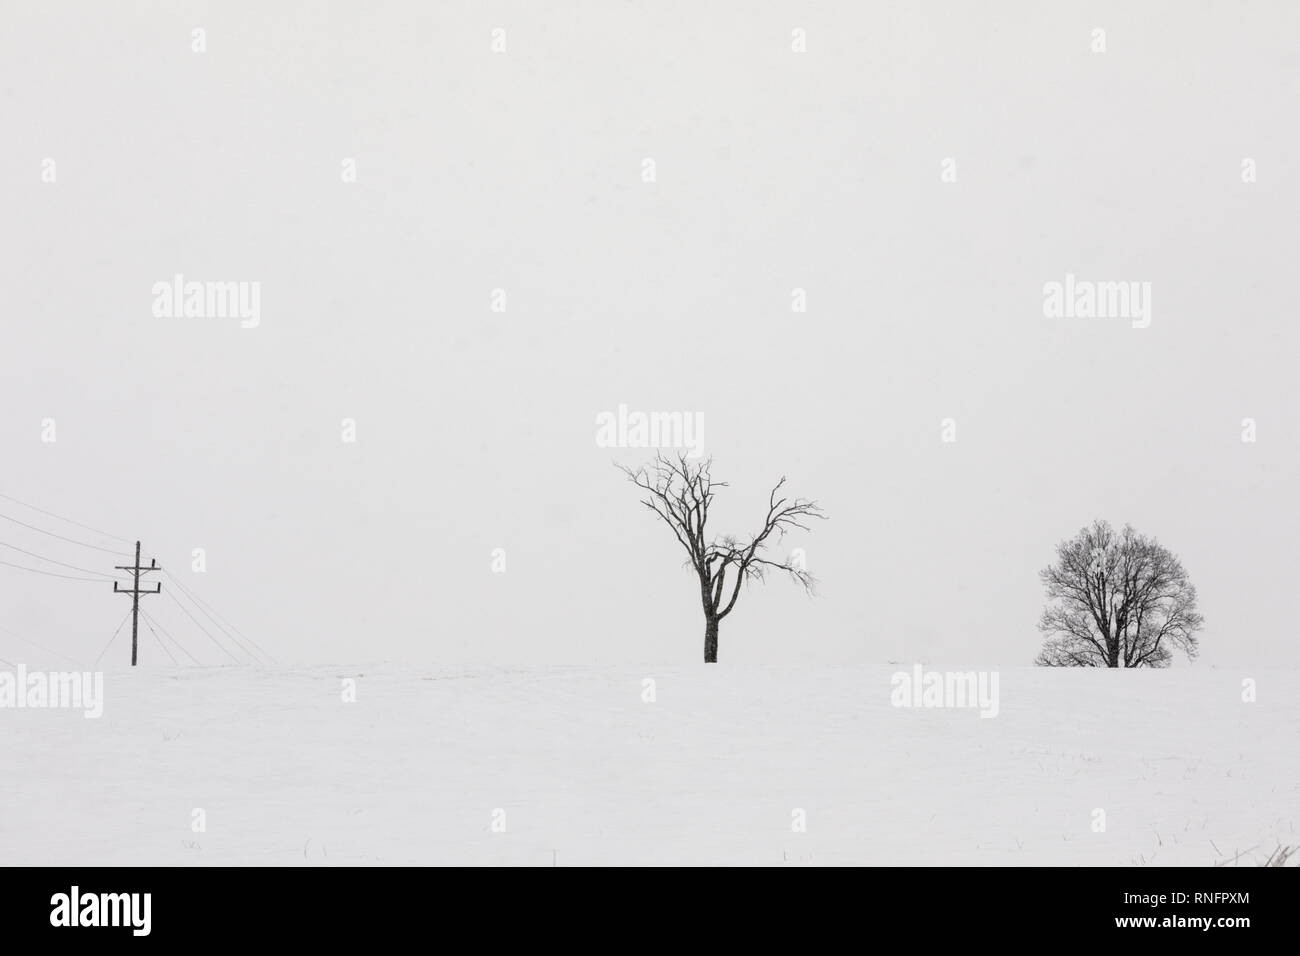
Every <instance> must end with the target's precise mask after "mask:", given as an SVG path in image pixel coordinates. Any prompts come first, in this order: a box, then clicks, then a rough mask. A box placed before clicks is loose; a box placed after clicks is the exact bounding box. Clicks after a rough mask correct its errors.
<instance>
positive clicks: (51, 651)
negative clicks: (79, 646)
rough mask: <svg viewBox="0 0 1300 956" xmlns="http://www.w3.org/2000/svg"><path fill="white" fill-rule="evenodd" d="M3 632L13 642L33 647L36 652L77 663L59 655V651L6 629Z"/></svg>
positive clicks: (65, 655)
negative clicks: (39, 651) (40, 651)
mask: <svg viewBox="0 0 1300 956" xmlns="http://www.w3.org/2000/svg"><path fill="white" fill-rule="evenodd" d="M5 632H6V633H7V634H9V636H10V637H12V638H13V639H14V640H17V641H22V642H23V643H24V644H30V645H31V646H32V647H35V648H36V649H37V650H42V651H44V652H45V653H47V654H53V655H54V656H55V657H62V658H63V659H64V660H65V661H70V662H71V663H73V664H76V663H78V662H77V661H76V660H75V659H74V658H71V657H69V656H68V655H67V654H64V653H61V652H60V651H56V650H55V649H54V648H52V647H45V646H44V645H42V644H37V643H36V642H35V641H29V640H28V639H27V638H25V637H23V636H21V635H20V634H18V633H16V632H14V631H10V630H9V629H8V628H6V629H5Z"/></svg>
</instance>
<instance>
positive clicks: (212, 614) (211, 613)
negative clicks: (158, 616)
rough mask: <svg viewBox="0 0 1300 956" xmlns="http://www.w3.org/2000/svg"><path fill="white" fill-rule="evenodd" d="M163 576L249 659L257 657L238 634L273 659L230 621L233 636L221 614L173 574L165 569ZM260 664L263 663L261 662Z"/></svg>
mask: <svg viewBox="0 0 1300 956" xmlns="http://www.w3.org/2000/svg"><path fill="white" fill-rule="evenodd" d="M163 574H165V575H167V577H168V578H169V579H170V580H171V582H172V583H173V584H175V585H176V586H177V587H178V588H180V589H181V591H182V592H183V593H184V594H185V596H186V597H188V598H189V599H190V601H191V603H193V604H194V606H195V607H197V608H198V609H199V610H200V611H201V612H203V614H205V615H207V617H208V619H209V620H210V621H212V623H213V624H215V625H216V626H217V628H218V629H219V630H220V631H221V633H222V634H225V635H226V637H228V638H230V640H231V641H232V642H233V643H234V645H235V646H236V647H238V648H239V649H240V650H241V651H243V652H244V653H245V654H247V655H248V656H249V657H253V658H254V659H256V655H255V654H253V652H252V651H250V650H249V649H248V648H247V647H245V646H244V645H243V644H242V643H240V641H239V639H238V638H236V637H235V634H238V635H239V636H240V637H242V638H243V639H244V640H245V641H247V642H248V643H249V644H252V645H253V647H255V648H257V649H258V650H259V651H261V652H262V653H263V654H265V655H266V656H267V657H271V655H270V654H269V653H268V652H267V651H266V650H265V649H264V648H263V647H262V646H261V645H260V644H258V643H257V642H256V641H254V640H253V639H252V638H251V637H249V636H248V635H247V634H245V633H244V632H243V631H241V630H240V629H239V628H237V627H235V625H233V624H230V622H229V621H226V623H227V624H230V630H232V631H234V632H235V634H231V633H230V631H228V630H226V628H225V627H223V626H222V620H223V619H222V618H221V616H220V615H219V614H217V613H216V610H215V609H213V608H210V607H209V606H208V604H207V603H206V602H205V601H203V599H201V598H200V597H199V596H198V595H197V594H195V593H194V592H193V591H191V590H190V589H189V588H187V587H186V586H185V585H184V583H182V582H181V581H180V580H178V579H177V577H176V575H174V574H172V573H171V572H170V571H168V570H166V569H165V568H164V569H163ZM272 660H274V658H272ZM259 663H261V662H260V661H259Z"/></svg>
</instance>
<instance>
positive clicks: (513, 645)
mask: <svg viewBox="0 0 1300 956" xmlns="http://www.w3.org/2000/svg"><path fill="white" fill-rule="evenodd" d="M981 6H984V5H981ZM2 17H3V29H0V124H2V128H3V131H4V143H5V146H4V148H3V149H2V150H0V208H3V210H4V215H3V224H2V225H0V236H2V238H0V243H2V245H0V287H2V288H3V290H4V293H5V300H6V301H5V309H4V313H5V318H4V337H3V341H2V344H0V447H2V448H3V450H4V452H3V456H4V457H3V461H4V464H5V467H4V468H3V470H2V472H0V493H3V494H6V495H10V496H13V497H15V498H18V499H20V500H22V501H26V502H30V503H32V504H35V505H37V506H39V507H41V508H44V509H47V510H49V511H52V512H55V513H57V514H60V515H66V516H68V517H71V518H74V519H76V520H78V521H80V522H84V523H86V524H88V525H91V526H93V527H95V528H98V529H104V530H106V531H109V532H111V533H113V534H116V535H121V536H124V537H126V538H129V539H131V540H134V538H135V537H137V536H139V537H141V538H142V539H143V540H144V543H145V549H146V551H147V552H148V553H149V554H151V555H156V556H157V558H158V560H159V561H160V562H161V563H163V564H164V565H166V566H167V567H168V568H169V570H171V571H172V573H173V574H175V575H177V577H178V578H179V579H180V580H181V581H182V582H183V583H184V584H185V585H186V586H187V587H190V588H191V589H192V590H193V591H194V592H195V593H196V594H198V595H199V596H200V597H202V598H204V599H205V600H207V601H208V602H210V603H211V605H212V606H213V607H215V608H216V609H217V610H218V611H220V612H221V613H222V614H224V615H225V616H226V618H228V619H229V620H230V621H231V622H233V623H234V624H235V625H237V626H238V627H239V628H240V629H241V630H242V631H243V632H244V633H245V634H247V635H248V636H250V637H252V638H253V639H254V640H256V641H257V642H258V643H259V644H260V645H261V646H263V647H265V648H266V649H267V650H269V651H270V652H271V653H273V654H275V655H276V656H277V657H279V658H280V659H282V660H286V661H294V660H298V661H340V662H342V661H372V660H377V659H404V660H412V661H419V662H433V663H439V664H441V663H448V664H457V665H459V664H467V663H476V662H480V663H497V664H521V665H523V664H534V663H615V662H641V661H652V662H653V661H659V662H678V661H681V662H687V661H695V660H699V659H700V654H701V643H702V638H703V620H702V615H701V611H700V608H699V601H698V595H697V592H696V589H695V585H694V583H693V580H692V578H691V577H690V575H689V573H688V572H687V571H686V570H684V569H683V567H682V566H681V562H682V555H681V554H679V548H678V545H677V544H676V543H675V542H674V541H673V540H672V538H671V536H670V535H669V533H668V530H667V529H666V528H665V527H663V526H662V525H659V524H657V523H656V522H655V520H654V518H653V516H651V515H650V514H649V513H648V512H646V511H645V510H644V509H641V508H640V507H639V505H638V504H637V495H636V493H635V489H634V488H632V487H631V486H629V485H627V484H626V482H625V481H623V480H622V479H621V477H620V475H619V474H618V472H617V471H616V470H615V469H614V467H613V465H612V462H614V461H619V462H623V463H626V464H637V463H640V462H642V461H645V460H647V459H648V458H649V457H650V455H651V454H652V451H650V450H648V449H636V448H629V449H609V448H602V447H599V446H598V444H597V442H596V418H597V416H598V415H599V414H600V413H602V412H606V411H615V410H616V409H617V408H618V406H619V405H620V404H624V405H627V406H628V408H629V409H632V410H643V411H680V412H687V413H691V414H696V415H700V416H702V418H703V422H704V432H703V438H704V449H705V451H706V453H708V454H711V455H713V456H714V460H715V467H714V471H715V475H716V476H717V477H719V478H722V479H725V480H728V481H729V482H730V483H731V487H730V488H729V489H727V490H726V491H724V493H723V496H722V497H720V498H719V500H718V503H717V506H716V521H717V522H718V526H717V530H718V531H719V532H734V533H739V534H745V533H748V532H749V531H751V530H753V529H754V526H755V523H756V522H757V521H758V520H759V518H760V516H761V511H762V507H763V505H764V503H765V501H766V495H767V491H768V488H769V487H770V486H771V484H772V483H773V482H774V481H775V479H776V478H778V477H779V476H780V475H782V474H785V475H788V477H789V487H790V489H791V490H792V491H793V492H794V493H796V494H800V495H805V496H810V497H815V498H816V499H818V500H819V501H820V502H821V503H822V505H823V506H824V507H825V509H826V510H827V512H828V513H829V514H830V516H831V517H830V520H829V521H828V522H825V523H824V524H819V525H817V526H816V528H815V532H814V533H813V534H811V535H808V536H802V537H800V538H799V539H798V540H794V539H790V540H788V541H787V544H788V545H789V546H791V547H793V546H802V547H804V548H805V550H806V553H807V560H808V565H809V570H810V571H812V572H813V573H814V574H815V575H816V576H817V577H818V578H819V579H820V580H821V582H822V583H821V589H820V595H819V596H818V597H817V598H815V599H811V600H810V599H809V598H807V597H805V596H804V595H803V594H802V593H801V592H800V591H799V590H798V588H796V587H795V586H794V585H792V584H791V583H789V582H787V581H784V580H780V579H773V580H772V581H770V582H769V584H768V585H767V586H766V587H764V588H762V589H760V590H756V591H751V592H749V593H746V594H745V595H744V596H742V598H741V600H740V603H739V605H738V609H737V611H736V612H735V613H734V614H732V615H731V616H730V617H729V618H728V619H727V620H726V621H724V623H723V627H722V634H721V654H720V656H721V660H722V662H723V664H724V666H725V664H726V663H728V662H736V663H741V662H745V663H761V662H772V663H785V662H794V661H800V660H813V661H819V662H844V663H862V664H869V663H883V662H886V661H900V662H907V663H911V662H913V661H918V660H923V661H927V662H931V663H935V664H938V665H942V664H951V665H962V666H970V665H977V664H978V665H1003V666H1007V665H1016V664H1028V663H1030V662H1031V661H1032V659H1033V657H1034V655H1035V653H1036V652H1037V650H1038V648H1039V646H1040V639H1039V636H1038V634H1037V632H1036V629H1035V625H1036V622H1037V618H1038V615H1039V613H1040V612H1041V609H1042V605H1043V592H1042V587H1041V585H1040V583H1039V581H1038V576H1037V574H1038V571H1039V569H1040V568H1042V567H1043V566H1044V565H1046V564H1047V563H1048V562H1049V561H1050V560H1051V558H1052V553H1053V548H1054V546H1055V544H1056V543H1057V542H1058V541H1059V540H1061V539H1062V538H1065V537H1068V536H1070V535H1072V534H1073V533H1075V532H1076V531H1077V530H1078V529H1079V528H1080V527H1081V526H1083V525H1084V524H1086V523H1088V522H1090V521H1091V520H1092V519H1094V518H1098V517H1103V518H1106V519H1108V520H1110V521H1111V522H1112V523H1114V524H1116V525H1117V526H1118V525H1122V524H1123V523H1124V522H1132V523H1133V524H1134V525H1135V526H1136V527H1137V528H1138V529H1139V530H1141V531H1143V532H1145V533H1147V534H1150V535H1154V536H1156V537H1157V538H1159V539H1160V541H1161V542H1162V543H1164V544H1165V545H1167V546H1168V547H1169V548H1171V549H1172V550H1173V551H1175V552H1176V553H1177V554H1178V555H1179V556H1180V557H1181V558H1182V559H1183V561H1184V563H1185V565H1186V567H1187V568H1188V570H1189V572H1190V574H1191V577H1192V580H1193V582H1194V583H1195V584H1196V585H1197V587H1198V589H1199V592H1200V598H1201V601H1200V603H1201V610H1202V612H1203V614H1204V615H1205V617H1206V622H1207V623H1206V629H1205V631H1204V633H1203V635H1202V648H1203V653H1202V658H1201V661H1200V663H1199V664H1198V665H1197V666H1206V665H1224V666H1236V665H1244V666H1249V665H1259V666H1296V665H1297V664H1300V649H1298V648H1300V643H1298V642H1297V640H1296V634H1295V629H1294V622H1293V620H1292V617H1293V615H1292V614H1291V613H1290V612H1289V602H1290V600H1291V598H1292V596H1293V594H1294V592H1295V588H1296V581H1297V578H1298V577H1300V548H1298V547H1297V540H1300V521H1298V520H1297V514H1300V511H1298V509H1297V507H1296V495H1297V487H1300V483H1298V481H1297V479H1298V478H1300V442H1298V441H1297V439H1298V438H1300V426H1298V424H1297V402H1296V398H1295V384H1294V383H1295V361H1296V356H1297V349H1298V347H1300V318H1298V317H1297V312H1296V305H1295V279H1294V274H1295V265H1296V262H1297V258H1298V253H1300V238H1298V233H1297V229H1296V213H1297V210H1298V209H1300V178H1298V175H1297V174H1298V173H1300V169H1298V163H1300V153H1298V149H1297V148H1298V146H1300V142H1298V138H1300V134H1298V133H1297V127H1296V124H1295V122H1294V118H1295V117H1296V116H1297V115H1300V112H1298V109H1297V107H1298V102H1297V101H1298V100H1300V40H1297V37H1298V36H1300V8H1297V7H1296V6H1295V5H1294V4H1291V3H1286V2H1282V0H1277V2H1269V3H1227V2H1221V3H1185V2H1184V3H1143V4H1126V3H1116V4H1098V3H1089V4H1051V5H1044V4H1039V3H1029V2H1017V3H1011V2H1007V3H1000V4H998V5H997V9H996V10H990V9H975V5H972V4H966V3H959V2H952V3H929V4H918V3H908V4H869V5H868V4H861V3H850V2H838V3H829V2H817V3H794V2H788V3H773V4H753V3H741V2H725V3H724V2H716V0H710V2H705V3H698V2H690V3H687V2H683V3H648V2H646V3H612V2H609V3H597V2H585V3H579V4H574V3H545V4H539V3H522V2H521V3H469V2H465V3H456V4H451V3H435V4H423V3H414V2H406V3H373V2H369V3H359V2H351V3H332V4H309V3H300V4H289V3H274V4H267V3H253V2H230V3H221V4H211V5H209V4H206V3H191V4H187V3H167V4H163V3H135V4H131V5H126V4H112V5H105V4H98V3H90V2H80V3H64V2H57V3H42V4H21V5H19V4H6V5H5V7H4V9H3V14H2ZM196 28H202V29H203V30H205V31H206V33H205V41H206V51H205V52H202V53H196V52H194V51H193V49H192V44H193V43H194V38H193V33H192V31H193V30H194V29H196ZM1096 28H1101V29H1103V30H1104V31H1105V52H1094V49H1093V48H1094V46H1095V44H1096V35H1095V34H1094V29H1096ZM494 29H501V30H504V31H505V32H504V41H505V51H504V52H494V51H493V49H492V45H493V30H494ZM796 29H801V30H804V31H806V34H805V35H806V52H796V51H795V50H794V49H792V46H793V45H795V38H794V34H793V31H795V30H796ZM500 37H501V35H499V34H498V39H500ZM949 158H950V159H952V160H954V161H955V167H949V168H950V169H951V168H955V171H956V181H955V182H944V181H943V175H942V174H943V172H944V161H945V159H949ZM47 159H53V160H54V167H53V169H54V171H55V176H54V181H53V182H47V181H43V174H44V173H46V171H47V169H48V168H49V167H48V164H45V162H44V161H45V160H47ZM348 159H351V160H354V161H355V170H356V181H355V182H344V181H343V179H344V176H343V170H344V162H345V160H348ZM646 159H652V160H653V161H654V173H655V176H654V181H653V182H646V181H645V176H644V174H643V173H644V169H645V166H644V160H646ZM1247 159H1250V160H1253V161H1254V168H1255V171H1256V176H1255V178H1256V181H1255V182H1243V172H1242V171H1243V160H1247ZM45 178H48V176H46V177H45ZM177 273H181V274H183V275H184V276H185V277H186V278H187V279H193V280H200V281H231V282H260V283H261V286H260V289H261V303H260V304H261V312H260V322H259V324H258V325H257V326H256V327H255V328H244V327H242V326H243V323H241V322H240V320H239V319H238V318H226V317H188V318H187V317H159V316H156V315H155V314H154V310H153V305H154V297H153V293H152V291H151V290H152V288H153V286H154V284H155V283H156V282H159V281H170V280H171V279H172V277H173V276H174V275H175V274H177ZM1067 273H1072V274H1074V275H1075V276H1076V277H1078V278H1080V279H1084V280H1096V281H1116V282H1139V283H1141V282H1148V283H1150V284H1151V285H1150V289H1151V299H1150V305H1151V314H1150V325H1149V326H1148V327H1146V328H1136V327H1134V323H1133V322H1130V321H1128V320H1127V319H1125V318H1118V319H1114V318H1112V319H1105V318H1071V319H1054V318H1047V317H1045V316H1044V310H1043V301H1044V292H1043V288H1044V284H1045V283H1049V282H1053V281H1062V282H1063V281H1064V279H1065V276H1066V274H1067ZM796 288H799V289H803V290H805V292H806V300H807V311H806V312H795V311H792V290H793V289H796ZM494 289H503V290H505V293H506V309H505V311H504V312H494V311H493V310H492V308H491V304H492V295H493V290H494ZM349 418H350V419H353V420H355V423H356V425H355V427H356V432H355V436H356V440H355V441H354V442H345V441H344V440H343V434H342V421H343V419H349ZM946 418H950V419H952V420H953V422H954V424H955V436H956V440H955V441H951V442H945V441H943V440H942V437H943V436H942V423H943V420H944V419H946ZM1246 418H1251V419H1254V421H1255V427H1256V441H1254V442H1253V443H1252V442H1245V441H1243V440H1242V434H1243V424H1242V422H1243V419H1246ZM47 419H53V420H54V423H55V428H56V432H55V435H56V440H55V441H52V442H51V441H44V440H42V439H43V437H49V436H48V434H45V435H43V430H44V425H43V423H44V422H45V420H47ZM0 514H4V515H8V516H10V517H12V518H17V519H20V520H22V521H25V522H28V523H30V524H34V525H37V526H39V527H42V528H45V529H47V530H51V531H55V532H57V533H60V534H64V535H67V536H69V537H73V538H75V539H77V540H79V541H83V542H88V543H94V544H100V545H106V546H109V547H111V548H116V547H118V546H120V542H116V541H113V540H111V539H104V538H101V537H97V536H96V535H94V534H92V533H90V532H87V531H84V530H82V529H78V528H75V527H72V526H69V525H66V524H62V523H60V522H58V521H56V520H54V519H52V518H49V517H46V516H43V515H39V514H35V513H33V512H31V511H28V510H26V509H24V508H22V507H20V506H19V505H17V504H15V503H13V502H10V501H0ZM0 542H4V543H6V544H9V545H16V546H18V547H21V548H24V549H27V550H30V551H32V552H34V553H37V554H40V555H43V556H46V557H51V558H55V559H57V560H59V561H63V562H65V563H69V564H72V565H76V566H78V567H88V568H91V569H95V568H102V569H103V570H110V569H111V566H112V565H113V564H120V563H127V562H124V561H121V560H119V559H117V558H115V557H114V556H112V555H110V554H106V553H103V552H94V551H90V550H88V549H86V548H83V547H80V546H78V545H73V544H70V543H67V542H63V541H59V540H56V539H54V538H50V537H48V536H46V535H42V534H39V533H36V532H34V531H30V530H28V529H26V528H23V527H21V526H18V525H15V524H13V523H12V522H9V521H0ZM195 548H203V549H205V551H206V560H207V570H206V572H204V573H195V572H193V571H192V570H191V552H192V549H195ZM495 548H502V549H504V551H505V561H506V570H505V572H504V573H494V572H493V568H492V552H493V549H495ZM0 552H4V553H0V560H5V561H11V562H13V563H25V564H27V565H29V566H38V567H41V568H46V569H48V570H51V571H60V570H61V569H60V568H59V567H57V566H52V565H50V564H48V563H45V562H40V561H38V560H36V559H34V558H29V557H28V556H25V555H22V554H21V553H18V552H15V551H13V550H12V549H11V548H0ZM64 573H68V574H74V573H75V572H73V571H70V570H65V571H64ZM163 582H164V588H168V589H170V588H171V585H170V584H169V582H168V581H167V579H165V578H164V579H163ZM128 604H129V602H128V601H127V600H126V599H125V598H123V597H122V596H120V595H114V594H112V593H111V586H110V585H108V584H107V583H104V584H103V585H102V586H101V585H100V584H99V583H90V582H81V581H70V580H65V579H58V578H51V577H42V576H39V575H35V574H30V573H27V572H23V571H19V570H16V569H12V568H8V567H2V566H0V627H2V628H4V630H0V657H5V658H7V659H10V660H14V659H15V655H21V654H28V655H29V659H30V660H32V661H37V660H40V661H48V662H49V663H50V664H54V663H57V659H55V658H47V657H44V656H42V654H43V652H38V651H35V650H32V648H31V646H30V645H28V644H23V643H22V642H21V641H19V637H22V638H23V639H26V640H28V641H34V642H36V643H38V644H40V645H42V646H44V647H47V648H52V649H54V650H57V651H60V652H62V653H64V654H66V655H68V656H70V657H71V658H72V659H74V660H77V661H79V662H84V663H88V662H89V660H90V659H92V658H94V656H95V655H96V654H98V653H99V652H100V651H101V649H102V648H103V646H104V644H105V642H106V641H107V640H108V638H109V636H110V635H111V634H112V633H113V628H114V627H116V626H117V625H118V623H119V622H120V621H121V618H122V615H123V614H124V613H125V612H126V610H127V608H128ZM144 606H145V607H146V608H148V609H150V610H151V612H152V613H153V614H154V615H155V616H156V619H157V620H158V621H159V622H160V623H163V624H164V625H165V626H166V628H167V629H168V630H169V631H170V632H171V633H172V634H174V635H175V636H176V637H177V638H178V639H179V640H180V642H181V643H182V645H184V646H186V647H187V648H189V649H190V650H191V651H192V652H193V653H194V654H195V655H196V656H197V657H199V658H200V659H202V660H205V661H211V662H214V663H215V662H217V661H219V660H221V655H220V652H219V651H218V649H217V647H216V646H215V645H213V644H212V643H210V642H209V641H208V639H207V638H205V637H204V636H203V635H201V634H200V633H199V632H198V631H197V629H196V628H195V627H194V626H193V624H192V623H191V622H190V621H189V620H188V619H187V618H186V617H185V616H184V615H183V614H182V612H181V610H180V609H179V608H178V607H177V606H176V605H175V604H173V603H172V602H171V600H170V599H169V598H168V597H166V596H162V597H152V598H147V599H145V605H144ZM221 636H222V635H220V634H217V637H221ZM141 649H142V658H143V660H144V662H145V663H146V664H157V663H159V662H162V661H163V658H162V656H161V651H160V649H159V648H158V646H157V644H156V643H155V642H154V639H153V638H152V637H149V638H148V639H147V641H146V642H145V643H142V645H141ZM126 655H127V647H126V643H125V641H124V640H123V639H122V638H119V639H118V643H117V644H115V645H114V647H113V649H112V651H111V652H110V655H109V658H110V659H111V661H112V662H113V663H115V664H121V663H123V662H124V661H125V658H126ZM167 663H168V664H170V662H167ZM1183 663H1184V662H1182V661H1181V660H1180V661H1179V664H1178V666H1182V665H1183Z"/></svg>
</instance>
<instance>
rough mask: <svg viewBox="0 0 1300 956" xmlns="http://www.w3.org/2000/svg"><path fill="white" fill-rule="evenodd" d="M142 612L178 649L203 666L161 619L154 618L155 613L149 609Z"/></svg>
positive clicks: (147, 620)
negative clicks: (172, 634) (164, 625)
mask: <svg viewBox="0 0 1300 956" xmlns="http://www.w3.org/2000/svg"><path fill="white" fill-rule="evenodd" d="M141 613H143V614H144V619H145V621H146V622H147V623H148V624H149V625H150V626H151V627H157V628H158V630H160V631H162V632H163V637H165V638H167V640H169V641H171V642H172V643H173V644H175V645H176V649H177V650H179V651H180V652H181V653H183V654H184V655H185V656H186V657H188V658H189V659H190V660H192V661H193V662H194V663H195V664H198V665H199V666H200V667H202V666H203V664H202V662H201V661H200V660H199V659H198V658H197V657H195V656H194V655H193V654H191V653H190V652H189V651H188V650H186V648H185V645H184V644H182V643H181V642H180V641H178V640H176V638H174V637H172V636H171V634H170V633H169V632H168V631H167V628H165V627H163V626H162V622H161V621H155V620H154V618H153V615H152V614H150V613H149V612H148V611H142V612H141Z"/></svg>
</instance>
